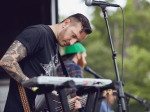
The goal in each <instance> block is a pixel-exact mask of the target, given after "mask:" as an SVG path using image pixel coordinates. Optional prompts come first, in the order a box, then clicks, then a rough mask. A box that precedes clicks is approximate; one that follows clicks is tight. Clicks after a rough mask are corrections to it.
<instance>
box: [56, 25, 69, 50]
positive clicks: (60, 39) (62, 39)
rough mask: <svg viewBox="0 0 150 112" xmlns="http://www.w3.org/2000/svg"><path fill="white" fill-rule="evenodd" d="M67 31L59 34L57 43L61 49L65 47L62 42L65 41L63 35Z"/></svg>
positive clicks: (64, 30)
mask: <svg viewBox="0 0 150 112" xmlns="http://www.w3.org/2000/svg"><path fill="white" fill-rule="evenodd" d="M67 29H68V28H65V29H63V30H62V31H61V32H60V33H59V35H58V39H57V41H58V43H59V45H60V46H61V47H64V46H65V45H64V43H63V41H65V40H64V35H65V33H66V31H67Z"/></svg>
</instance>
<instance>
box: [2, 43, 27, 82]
mask: <svg viewBox="0 0 150 112" xmlns="http://www.w3.org/2000/svg"><path fill="white" fill-rule="evenodd" d="M26 56H27V49H26V47H25V46H24V45H23V44H22V43H21V42H19V41H18V40H15V41H14V42H13V43H12V45H11V46H10V47H9V49H8V50H7V51H6V53H5V54H4V56H3V57H2V59H1V60H0V66H2V68H3V69H4V70H5V71H6V72H7V73H8V74H9V75H10V76H11V77H12V78H14V79H15V80H16V81H17V82H19V83H21V82H22V81H25V80H27V79H29V78H28V77H27V76H26V75H25V74H24V73H23V72H22V70H21V68H20V66H19V64H18V62H19V61H20V60H22V59H23V58H25V57H26Z"/></svg>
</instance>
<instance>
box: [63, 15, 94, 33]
mask: <svg viewBox="0 0 150 112" xmlns="http://www.w3.org/2000/svg"><path fill="white" fill-rule="evenodd" d="M66 19H70V20H71V21H77V22H81V24H82V26H83V29H82V31H85V32H86V34H90V33H92V28H91V26H90V22H89V20H88V19H87V17H85V16H84V15H83V14H80V13H77V14H73V15H71V16H69V17H68V18H66ZM66 19H65V20H66ZM65 20H63V21H62V22H64V21H65Z"/></svg>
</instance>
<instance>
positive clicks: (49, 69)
mask: <svg viewBox="0 0 150 112" xmlns="http://www.w3.org/2000/svg"><path fill="white" fill-rule="evenodd" d="M51 57H52V58H51V61H50V62H49V64H42V63H41V66H42V67H43V69H44V70H45V75H47V76H56V75H57V74H56V65H57V64H58V55H57V54H56V55H55V56H51Z"/></svg>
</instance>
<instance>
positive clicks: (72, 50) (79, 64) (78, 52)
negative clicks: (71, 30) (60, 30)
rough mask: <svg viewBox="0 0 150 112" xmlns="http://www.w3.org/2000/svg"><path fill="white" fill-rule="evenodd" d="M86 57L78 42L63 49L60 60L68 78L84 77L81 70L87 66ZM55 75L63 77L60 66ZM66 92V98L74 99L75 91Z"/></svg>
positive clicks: (84, 50) (82, 47)
mask: <svg viewBox="0 0 150 112" xmlns="http://www.w3.org/2000/svg"><path fill="white" fill-rule="evenodd" d="M86 56H87V54H86V49H85V48H84V46H83V45H82V44H81V43H79V42H77V43H75V44H74V45H72V46H66V47H65V54H64V55H63V56H62V58H63V60H64V65H65V67H66V70H67V72H68V75H69V77H75V78H83V77H84V75H83V74H84V73H83V69H84V67H85V65H86V64H87V62H86ZM57 74H58V76H60V77H62V76H64V75H63V71H62V68H61V66H58V68H57ZM66 92H67V94H68V98H73V97H76V90H75V89H72V90H70V89H69V90H68V91H66ZM77 101H78V99H77ZM84 105H85V102H84V103H83V101H82V107H83V106H84ZM76 109H79V107H77V108H76ZM83 110H84V109H79V111H80V112H82V111H83Z"/></svg>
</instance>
